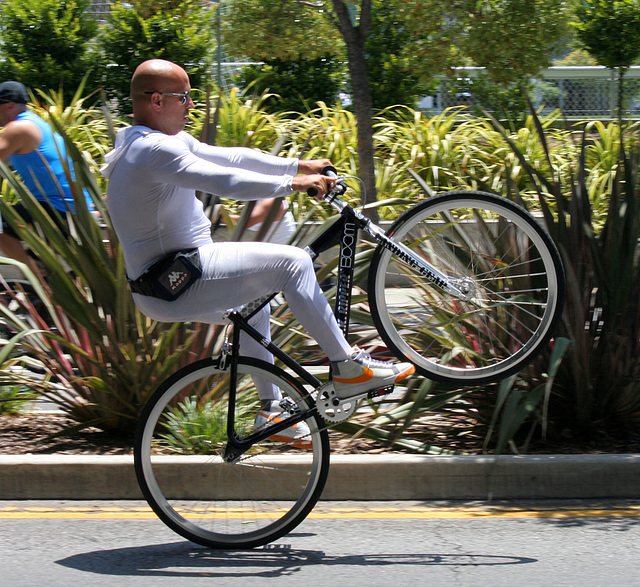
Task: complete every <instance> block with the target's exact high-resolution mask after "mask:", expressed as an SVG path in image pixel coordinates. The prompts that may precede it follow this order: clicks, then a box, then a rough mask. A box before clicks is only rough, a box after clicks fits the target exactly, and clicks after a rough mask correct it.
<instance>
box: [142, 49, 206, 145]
mask: <svg viewBox="0 0 640 587" xmlns="http://www.w3.org/2000/svg"><path fill="white" fill-rule="evenodd" d="M190 90H191V86H190V84H189V76H188V75H187V72H186V71H185V70H184V69H183V68H182V67H180V66H179V65H176V64H175V63H172V62H171V61H165V60H164V59H149V60H148V61H144V62H143V63H141V64H140V65H138V67H137V68H136V70H135V71H134V73H133V76H132V78H131V100H132V103H133V119H134V122H135V124H141V125H144V126H147V127H149V128H153V129H155V130H161V131H163V132H165V133H167V134H175V133H177V132H179V131H180V130H182V129H183V128H184V125H185V124H186V122H187V118H186V117H187V114H188V110H189V107H190V106H193V102H191V100H190V99H188V101H187V103H186V104H185V105H183V106H182V107H180V108H178V109H177V110H176V106H179V105H180V103H179V102H177V100H178V99H179V98H176V97H175V95H171V94H185V93H186V92H189V91H190ZM167 94H169V95H167ZM169 99H172V100H173V102H170V101H168V100H169ZM181 110H185V112H181Z"/></svg>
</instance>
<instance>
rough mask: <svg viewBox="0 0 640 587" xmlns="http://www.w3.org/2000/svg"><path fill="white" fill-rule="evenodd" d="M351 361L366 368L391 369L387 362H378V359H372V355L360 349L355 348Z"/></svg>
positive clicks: (350, 356)
mask: <svg viewBox="0 0 640 587" xmlns="http://www.w3.org/2000/svg"><path fill="white" fill-rule="evenodd" d="M349 359H351V360H352V361H355V362H356V363H359V364H360V365H363V366H364V367H369V368H375V367H378V368H380V369H385V368H386V369H388V368H389V367H390V365H389V363H386V362H385V361H378V360H377V359H372V358H371V355H370V354H369V353H368V352H366V351H364V350H363V349H360V348H357V347H356V348H354V349H353V350H352V351H351V354H350V355H349Z"/></svg>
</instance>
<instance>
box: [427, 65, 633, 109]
mask: <svg viewBox="0 0 640 587" xmlns="http://www.w3.org/2000/svg"><path fill="white" fill-rule="evenodd" d="M482 71H483V69H482V68H473V67H470V68H464V69H462V68H461V69H460V70H459V71H458V77H457V79H456V80H451V79H443V80H442V81H441V83H440V86H439V88H438V90H437V92H436V93H435V95H433V96H427V97H425V98H424V99H423V100H422V101H421V103H420V107H421V108H424V109H426V110H430V111H433V112H442V111H443V110H445V109H447V108H451V107H454V106H459V105H473V104H477V105H481V106H482V104H481V103H479V99H478V97H477V96H475V95H474V91H473V89H474V78H475V79H478V76H479V75H480V74H481V73H482ZM618 91H619V79H618V73H617V72H616V71H612V70H610V69H607V68H606V67H600V66H584V67H581V66H570V67H560V66H558V67H550V68H548V69H545V70H544V71H542V73H541V74H540V76H539V78H538V79H536V80H535V88H534V91H533V92H532V94H531V98H532V100H533V102H534V104H535V106H536V107H538V108H542V110H543V112H550V111H552V110H554V109H556V108H560V109H561V110H562V111H563V113H564V115H565V116H567V117H613V116H615V114H616V108H617V105H618ZM623 97H624V108H625V110H626V112H627V114H630V115H634V114H635V115H640V67H635V66H634V67H631V68H629V69H628V70H627V72H626V73H625V75H624V82H623Z"/></svg>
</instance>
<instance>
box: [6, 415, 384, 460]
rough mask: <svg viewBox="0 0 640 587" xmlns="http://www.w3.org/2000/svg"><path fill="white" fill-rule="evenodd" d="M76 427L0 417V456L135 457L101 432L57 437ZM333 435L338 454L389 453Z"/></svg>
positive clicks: (61, 419) (52, 420)
mask: <svg viewBox="0 0 640 587" xmlns="http://www.w3.org/2000/svg"><path fill="white" fill-rule="evenodd" d="M73 425H74V422H73V420H71V419H69V418H66V417H65V416H62V415H57V414H43V415H28V416H4V415H3V416H0V454H1V455H25V454H41V455H44V454H61V455H130V454H133V437H131V438H122V437H120V436H115V435H114V434H109V433H107V432H103V431H102V430H99V429H98V428H86V429H84V430H81V431H79V432H74V433H73V434H69V435H67V434H64V435H60V436H56V435H57V434H59V433H61V432H62V431H64V429H65V428H69V427H71V426H73ZM331 434H332V441H331V447H332V450H333V452H336V453H359V452H367V453H371V452H383V451H385V450H386V449H385V448H384V447H380V446H376V445H375V444H374V443H373V442H371V441H368V440H365V439H348V438H344V437H343V436H341V435H339V434H337V433H336V434H334V433H333V432H332V433H331Z"/></svg>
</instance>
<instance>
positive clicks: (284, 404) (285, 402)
mask: <svg viewBox="0 0 640 587" xmlns="http://www.w3.org/2000/svg"><path fill="white" fill-rule="evenodd" d="M278 405H279V406H280V409H281V410H282V411H283V412H287V413H288V414H291V415H292V416H297V415H298V414H299V413H300V408H299V407H298V405H297V404H296V403H295V402H294V401H293V400H292V399H291V398H289V397H285V398H283V399H282V400H280V403H279V404H278Z"/></svg>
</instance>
